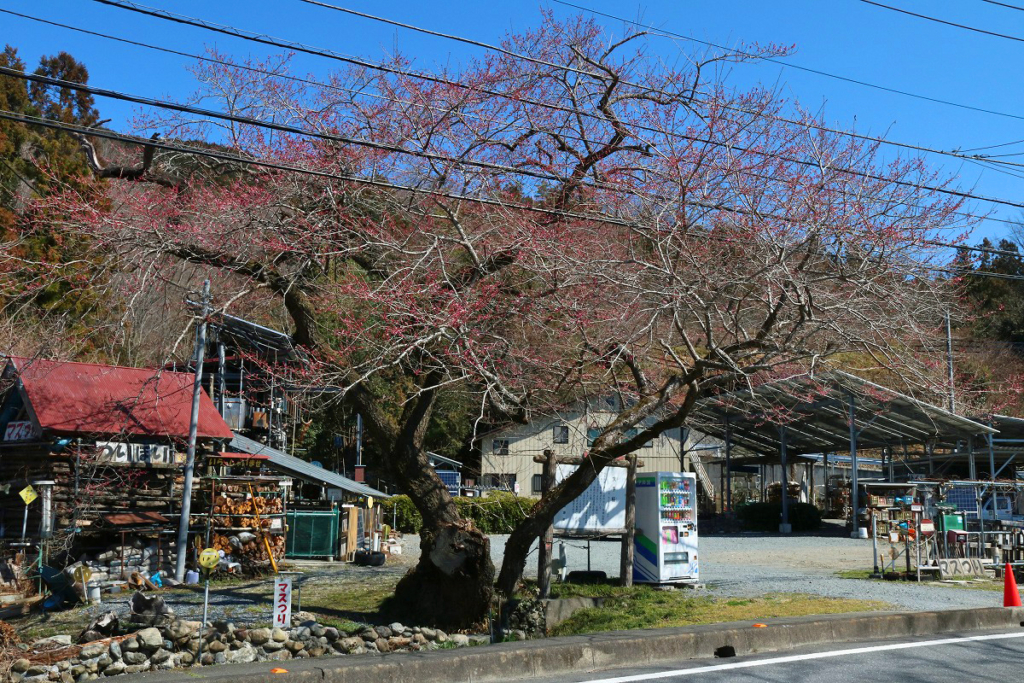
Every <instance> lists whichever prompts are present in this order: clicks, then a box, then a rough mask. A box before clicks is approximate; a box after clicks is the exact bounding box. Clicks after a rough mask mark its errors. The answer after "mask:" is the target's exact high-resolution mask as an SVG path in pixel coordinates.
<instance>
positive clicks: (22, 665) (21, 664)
mask: <svg viewBox="0 0 1024 683" xmlns="http://www.w3.org/2000/svg"><path fill="white" fill-rule="evenodd" d="M31 666H32V662H30V661H28V660H27V659H15V660H14V663H13V664H11V671H13V672H14V673H18V674H23V673H25V672H26V671H28V670H29V667H31Z"/></svg>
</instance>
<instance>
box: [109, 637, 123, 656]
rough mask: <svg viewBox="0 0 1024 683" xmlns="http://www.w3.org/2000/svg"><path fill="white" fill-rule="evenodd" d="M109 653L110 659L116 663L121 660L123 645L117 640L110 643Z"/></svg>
mask: <svg viewBox="0 0 1024 683" xmlns="http://www.w3.org/2000/svg"><path fill="white" fill-rule="evenodd" d="M107 651H108V652H109V653H110V658H111V659H113V660H114V661H117V660H118V659H121V643H119V642H117V641H116V640H112V641H110V647H109V648H108V649H107Z"/></svg>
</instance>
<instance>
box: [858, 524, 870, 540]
mask: <svg viewBox="0 0 1024 683" xmlns="http://www.w3.org/2000/svg"><path fill="white" fill-rule="evenodd" d="M867 537H868V528H867V527H864V526H862V527H858V528H857V538H867Z"/></svg>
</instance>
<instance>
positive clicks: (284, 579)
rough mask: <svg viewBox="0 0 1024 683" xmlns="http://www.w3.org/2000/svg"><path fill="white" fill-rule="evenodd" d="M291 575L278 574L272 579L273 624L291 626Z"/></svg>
mask: <svg viewBox="0 0 1024 683" xmlns="http://www.w3.org/2000/svg"><path fill="white" fill-rule="evenodd" d="M291 625H292V577H290V576H279V577H278V578H276V579H275V580H274V626H277V627H278V628H291Z"/></svg>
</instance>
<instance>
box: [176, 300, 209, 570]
mask: <svg viewBox="0 0 1024 683" xmlns="http://www.w3.org/2000/svg"><path fill="white" fill-rule="evenodd" d="M209 314H210V281H209V280H207V281H205V282H204V283H203V308H202V312H201V313H200V319H199V330H198V332H197V333H196V359H195V360H196V374H195V382H193V383H192V416H191V419H190V420H189V424H188V449H187V450H186V454H185V484H184V486H182V491H181V518H180V519H179V520H178V544H177V546H176V547H175V552H176V553H177V557H176V558H175V560H176V561H175V565H174V579H175V580H176V581H179V582H181V581H184V580H185V554H186V551H187V549H188V523H189V516H190V515H191V512H192V474H193V472H194V471H195V468H196V433H197V432H198V431H199V398H200V397H201V396H202V394H203V361H204V360H205V359H206V316H208V315H209Z"/></svg>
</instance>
